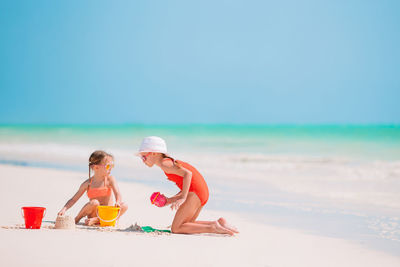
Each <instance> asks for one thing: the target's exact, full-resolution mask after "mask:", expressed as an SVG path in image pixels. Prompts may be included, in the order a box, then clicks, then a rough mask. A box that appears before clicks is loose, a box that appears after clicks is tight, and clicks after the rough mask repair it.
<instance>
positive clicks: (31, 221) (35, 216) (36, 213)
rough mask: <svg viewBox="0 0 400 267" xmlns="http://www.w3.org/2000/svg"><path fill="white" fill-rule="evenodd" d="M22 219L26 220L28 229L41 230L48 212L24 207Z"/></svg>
mask: <svg viewBox="0 0 400 267" xmlns="http://www.w3.org/2000/svg"><path fill="white" fill-rule="evenodd" d="M21 210H22V211H23V214H22V217H24V219H25V228H26V229H40V226H41V225H42V220H43V217H44V215H45V212H46V208H43V207H22V208H21Z"/></svg>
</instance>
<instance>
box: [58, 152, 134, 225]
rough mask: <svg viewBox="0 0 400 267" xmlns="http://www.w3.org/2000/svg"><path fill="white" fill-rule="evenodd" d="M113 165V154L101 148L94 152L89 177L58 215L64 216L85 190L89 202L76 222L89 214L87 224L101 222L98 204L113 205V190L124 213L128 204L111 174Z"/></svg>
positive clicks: (116, 204) (91, 156)
mask: <svg viewBox="0 0 400 267" xmlns="http://www.w3.org/2000/svg"><path fill="white" fill-rule="evenodd" d="M113 167H114V158H113V156H112V155H110V154H108V153H106V152H104V151H101V150H97V151H95V152H93V153H92V155H90V158H89V179H87V180H86V181H84V182H83V183H82V184H81V186H80V187H79V189H78V192H76V193H75V195H74V196H73V197H72V198H71V199H70V200H68V202H67V203H66V204H65V206H64V207H63V208H62V209H61V210H60V212H59V213H58V215H59V216H63V215H64V214H65V212H66V211H67V210H68V209H69V208H71V207H72V206H73V205H74V204H75V203H76V202H77V201H78V200H79V198H80V197H81V196H82V195H83V194H84V193H85V191H86V192H87V196H88V198H89V202H88V203H86V205H85V206H83V208H82V209H81V211H80V212H79V213H78V215H77V216H76V217H75V223H78V222H79V221H80V220H81V219H82V218H83V217H85V216H87V217H88V218H87V219H86V221H85V224H86V225H95V224H99V218H97V216H96V210H97V206H99V205H104V206H111V205H112V197H111V192H113V193H114V196H115V202H116V203H115V206H118V207H120V208H121V210H120V216H121V215H122V214H124V213H125V212H126V210H127V209H128V206H127V205H126V204H125V203H123V202H122V199H121V194H120V192H119V188H118V185H117V181H116V180H115V178H114V177H113V176H111V175H110V174H111V169H112V168H113ZM91 170H93V171H94V175H93V176H90V171H91Z"/></svg>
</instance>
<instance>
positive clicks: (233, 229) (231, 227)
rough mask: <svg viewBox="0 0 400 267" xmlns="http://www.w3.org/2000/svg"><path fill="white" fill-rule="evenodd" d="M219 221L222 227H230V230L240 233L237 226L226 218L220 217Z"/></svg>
mask: <svg viewBox="0 0 400 267" xmlns="http://www.w3.org/2000/svg"><path fill="white" fill-rule="evenodd" d="M218 223H219V224H220V225H221V226H222V227H224V228H226V229H228V230H229V231H232V232H234V233H236V234H238V233H239V231H238V230H237V228H236V227H234V226H232V225H230V224H229V223H228V222H227V221H226V220H225V219H224V218H219V219H218Z"/></svg>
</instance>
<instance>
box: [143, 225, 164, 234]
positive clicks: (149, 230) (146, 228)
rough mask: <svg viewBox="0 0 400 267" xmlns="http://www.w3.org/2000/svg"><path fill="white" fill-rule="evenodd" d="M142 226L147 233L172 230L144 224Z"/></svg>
mask: <svg viewBox="0 0 400 267" xmlns="http://www.w3.org/2000/svg"><path fill="white" fill-rule="evenodd" d="M141 228H142V231H143V232H145V233H153V232H164V233H171V230H161V229H156V228H153V227H151V226H143V227H141Z"/></svg>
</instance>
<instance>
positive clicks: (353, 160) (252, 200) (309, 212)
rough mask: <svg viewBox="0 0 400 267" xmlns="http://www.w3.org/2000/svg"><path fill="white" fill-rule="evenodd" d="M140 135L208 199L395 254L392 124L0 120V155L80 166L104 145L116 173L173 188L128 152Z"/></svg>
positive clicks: (5, 160)
mask: <svg viewBox="0 0 400 267" xmlns="http://www.w3.org/2000/svg"><path fill="white" fill-rule="evenodd" d="M150 135H156V136H160V137H162V138H164V139H165V140H166V142H167V145H168V149H169V152H170V154H171V156H173V157H176V158H178V159H181V160H185V161H188V162H190V163H191V164H193V165H194V166H195V167H197V168H198V169H199V171H200V172H201V173H202V174H203V176H204V177H205V179H206V181H207V183H208V184H209V187H210V192H211V196H210V201H209V203H208V204H207V206H208V207H209V208H212V209H220V210H229V211H240V212H242V213H244V214H247V215H248V216H250V217H252V218H255V219H257V220H259V221H260V222H262V223H268V224H274V225H279V226H286V227H294V228H301V229H304V230H305V231H310V232H313V233H316V234H321V235H327V236H332V237H339V238H347V239H352V240H356V241H357V242H363V243H365V244H366V245H367V246H372V247H374V248H378V249H382V250H385V251H389V252H391V253H394V254H396V255H399V254H400V194H399V192H400V125H392V126H391V125H386V126H376V125H318V126H317V125H91V126H87V125H1V126H0V163H2V164H14V165H27V166H37V167H48V168H61V169H71V170H79V171H82V172H83V173H86V172H87V161H88V157H89V155H90V153H91V152H92V151H94V150H96V149H104V150H106V151H108V152H110V153H111V154H113V155H114V156H115V164H116V167H115V169H114V170H113V173H114V175H115V176H116V178H117V179H118V180H121V181H127V182H139V183H146V184H150V185H152V186H155V187H158V188H160V190H161V191H163V192H165V193H166V194H174V193H175V191H176V188H175V187H174V185H173V184H172V183H169V182H167V181H166V179H165V177H164V176H163V174H162V173H161V172H160V171H159V170H156V169H148V168H147V167H145V166H144V165H143V164H142V162H141V160H140V159H139V158H138V157H135V152H136V151H137V149H138V147H139V145H140V142H141V140H142V138H143V137H145V136H150ZM85 178H86V177H82V179H85ZM2 179H5V178H4V177H2ZM71 190H72V189H71ZM121 190H122V192H123V188H122V189H121Z"/></svg>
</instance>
